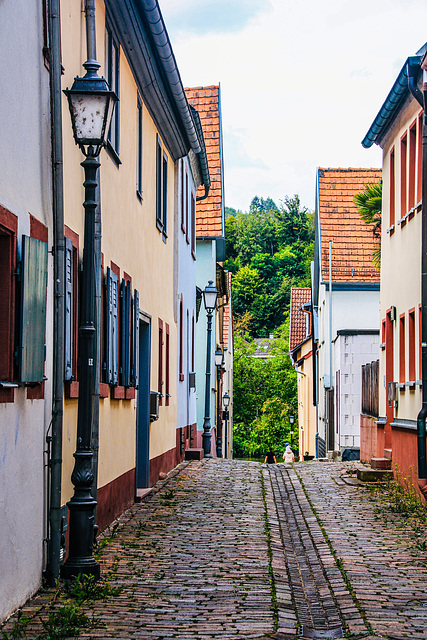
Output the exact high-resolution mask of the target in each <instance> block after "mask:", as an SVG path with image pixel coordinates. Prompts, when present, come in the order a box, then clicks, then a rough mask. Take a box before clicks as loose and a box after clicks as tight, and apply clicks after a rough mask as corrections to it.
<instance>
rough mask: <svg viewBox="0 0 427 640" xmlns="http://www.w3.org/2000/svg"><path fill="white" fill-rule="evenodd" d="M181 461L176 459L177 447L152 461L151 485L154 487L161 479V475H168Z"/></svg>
mask: <svg viewBox="0 0 427 640" xmlns="http://www.w3.org/2000/svg"><path fill="white" fill-rule="evenodd" d="M178 462H179V461H177V457H176V447H174V448H173V449H169V451H165V453H162V454H161V455H159V456H157V457H155V458H152V459H151V460H150V472H149V485H150V487H152V486H153V485H155V484H156V482H157V481H158V480H159V478H160V474H161V473H168V472H169V471H170V470H171V469H173V468H174V467H175V466H176V465H177V464H178Z"/></svg>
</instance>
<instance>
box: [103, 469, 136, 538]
mask: <svg viewBox="0 0 427 640" xmlns="http://www.w3.org/2000/svg"><path fill="white" fill-rule="evenodd" d="M134 498H135V469H131V470H130V471H128V472H127V473H124V474H123V475H121V476H120V477H118V478H116V479H115V480H113V481H112V482H109V483H108V484H106V485H105V486H103V487H101V488H100V489H98V494H97V502H98V506H97V508H96V521H97V524H98V527H99V531H104V529H106V528H107V527H108V525H109V524H111V522H113V520H115V519H116V518H117V516H119V515H120V514H121V513H123V511H125V509H127V508H128V507H130V506H131V504H133V501H134Z"/></svg>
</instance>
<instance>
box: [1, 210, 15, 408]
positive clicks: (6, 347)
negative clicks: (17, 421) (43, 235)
mask: <svg viewBox="0 0 427 640" xmlns="http://www.w3.org/2000/svg"><path fill="white" fill-rule="evenodd" d="M17 233H18V217H17V216H15V215H14V214H13V213H11V212H10V211H8V210H7V209H5V208H4V207H2V206H0V247H1V250H0V273H1V274H3V275H4V277H2V295H1V296H0V344H1V345H2V348H1V349H0V380H2V381H3V382H12V381H13V379H14V366H13V352H14V344H15V272H16V237H17ZM13 401H14V389H13V388H12V389H3V388H0V402H13Z"/></svg>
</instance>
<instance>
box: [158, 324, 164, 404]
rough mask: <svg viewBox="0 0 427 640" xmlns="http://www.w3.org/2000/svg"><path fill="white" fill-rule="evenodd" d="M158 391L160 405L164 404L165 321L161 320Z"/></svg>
mask: <svg viewBox="0 0 427 640" xmlns="http://www.w3.org/2000/svg"><path fill="white" fill-rule="evenodd" d="M157 391H158V392H159V394H160V399H159V405H160V406H161V405H162V404H163V320H160V318H159V355H158V372H157Z"/></svg>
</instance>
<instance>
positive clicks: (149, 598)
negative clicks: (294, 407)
mask: <svg viewBox="0 0 427 640" xmlns="http://www.w3.org/2000/svg"><path fill="white" fill-rule="evenodd" d="M349 469H351V464H346V463H309V464H295V465H294V466H293V467H291V466H290V465H284V464H279V465H271V466H266V465H260V464H258V463H251V462H242V461H227V460H222V461H218V460H215V459H213V460H209V461H207V460H204V461H202V462H191V463H183V464H182V465H180V466H179V467H177V468H176V469H175V470H174V471H173V472H171V474H169V476H168V478H166V479H165V480H163V481H161V482H159V483H158V484H157V485H156V486H155V488H154V490H153V491H152V492H151V493H150V494H149V495H148V496H147V497H146V498H145V499H143V501H142V502H141V503H140V504H137V505H134V506H133V507H132V508H131V509H130V510H128V511H127V512H126V513H125V514H123V516H122V517H121V518H120V520H119V521H118V526H117V527H116V528H115V529H114V535H111V533H110V536H109V537H108V539H107V538H106V542H107V544H105V546H104V548H103V549H102V553H101V555H100V562H101V570H102V574H103V577H108V580H109V582H110V584H111V585H114V586H119V587H121V588H122V591H121V592H120V594H119V595H116V596H110V597H109V598H108V599H107V600H104V601H93V602H91V603H90V604H86V605H84V606H83V609H84V610H85V611H86V613H89V612H90V613H91V615H92V612H93V615H94V619H95V620H96V622H97V626H96V628H94V629H91V630H90V631H82V632H81V636H80V637H85V638H121V639H125V638H152V639H153V640H154V639H155V640H160V639H164V640H166V639H169V638H180V639H181V640H193V639H198V638H203V639H205V640H213V639H216V638H223V639H227V638H229V639H230V640H232V639H233V638H254V639H261V638H263V639H264V638H267V637H273V638H277V639H280V640H282V639H283V640H291V639H292V638H295V637H297V633H299V634H300V636H301V635H302V636H303V637H306V638H310V637H313V638H342V637H353V638H370V639H373V638H388V639H403V638H426V639H427V593H426V584H427V568H426V552H425V551H420V550H417V549H415V547H414V545H413V541H412V540H411V538H410V535H409V533H408V532H407V531H406V530H405V528H404V527H403V528H402V527H399V526H397V524H396V523H393V522H390V521H389V522H386V520H385V517H384V516H383V515H381V516H376V515H375V513H374V506H375V505H374V503H373V502H372V500H370V492H369V491H367V490H366V488H365V487H361V486H356V485H353V484H351V482H349V479H350V476H349V474H348V471H349ZM51 600H52V593H51V592H50V593H42V594H40V595H38V596H37V597H36V598H34V599H33V600H32V601H30V602H29V603H28V604H27V605H26V607H24V613H25V615H28V616H30V617H31V616H33V619H32V621H31V622H30V623H29V624H28V626H27V628H26V635H25V636H20V637H28V638H33V637H37V634H39V633H40V632H41V631H42V628H41V626H40V617H41V618H43V619H45V617H46V616H47V613H48V610H49V602H51ZM60 600H61V599H58V598H57V603H56V605H55V606H59V601H60ZM40 607H41V609H40ZM36 612H37V615H34V614H35V613H36ZM13 623H14V619H11V620H10V621H9V622H8V624H7V625H6V627H5V628H4V631H6V632H8V633H11V629H12V628H13ZM10 637H12V636H10Z"/></svg>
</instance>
